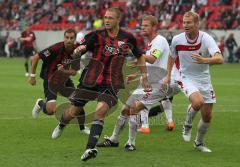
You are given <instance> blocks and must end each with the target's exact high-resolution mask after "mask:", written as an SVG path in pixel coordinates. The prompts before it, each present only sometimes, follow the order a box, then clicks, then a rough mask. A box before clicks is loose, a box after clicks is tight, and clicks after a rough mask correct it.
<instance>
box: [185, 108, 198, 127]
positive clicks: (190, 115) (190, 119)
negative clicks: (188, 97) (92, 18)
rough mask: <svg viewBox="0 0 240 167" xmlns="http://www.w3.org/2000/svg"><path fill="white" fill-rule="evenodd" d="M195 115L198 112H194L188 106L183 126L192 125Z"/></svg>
mask: <svg viewBox="0 0 240 167" xmlns="http://www.w3.org/2000/svg"><path fill="white" fill-rule="evenodd" d="M197 113H198V111H196V110H194V109H193V108H192V106H191V104H190V105H189V106H188V109H187V116H186V119H185V122H184V125H192V122H193V119H194V118H195V116H196V114H197Z"/></svg>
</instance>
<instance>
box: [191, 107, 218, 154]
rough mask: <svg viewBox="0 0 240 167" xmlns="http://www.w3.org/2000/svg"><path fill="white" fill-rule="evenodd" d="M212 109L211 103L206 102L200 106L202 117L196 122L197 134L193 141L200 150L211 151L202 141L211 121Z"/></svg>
mask: <svg viewBox="0 0 240 167" xmlns="http://www.w3.org/2000/svg"><path fill="white" fill-rule="evenodd" d="M212 109H213V104H211V103H208V104H206V103H205V104H204V105H203V107H202V108H201V116H202V118H201V119H200V121H199V123H198V127H197V136H196V139H195V141H194V147H195V148H196V149H198V150H199V151H202V152H211V150H210V149H209V148H207V147H206V146H204V144H203V143H204V137H205V136H206V134H207V131H208V128H209V126H210V123H211V118H212Z"/></svg>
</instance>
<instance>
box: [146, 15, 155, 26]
mask: <svg viewBox="0 0 240 167" xmlns="http://www.w3.org/2000/svg"><path fill="white" fill-rule="evenodd" d="M143 20H148V21H150V23H151V25H152V26H156V25H158V20H157V18H156V17H155V16H153V15H146V16H143V18H142V21H143Z"/></svg>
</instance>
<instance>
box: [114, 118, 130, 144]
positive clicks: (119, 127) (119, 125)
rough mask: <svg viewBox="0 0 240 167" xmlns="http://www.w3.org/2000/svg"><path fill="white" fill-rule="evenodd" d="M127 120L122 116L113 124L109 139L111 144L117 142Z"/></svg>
mask: <svg viewBox="0 0 240 167" xmlns="http://www.w3.org/2000/svg"><path fill="white" fill-rule="evenodd" d="M128 118H129V117H128V116H123V115H119V116H118V119H117V122H116V124H115V127H114V130H113V133H112V136H111V137H110V140H111V141H112V142H115V143H117V142H118V139H119V135H120V133H121V132H122V130H123V128H124V126H125V124H126V123H127V122H128Z"/></svg>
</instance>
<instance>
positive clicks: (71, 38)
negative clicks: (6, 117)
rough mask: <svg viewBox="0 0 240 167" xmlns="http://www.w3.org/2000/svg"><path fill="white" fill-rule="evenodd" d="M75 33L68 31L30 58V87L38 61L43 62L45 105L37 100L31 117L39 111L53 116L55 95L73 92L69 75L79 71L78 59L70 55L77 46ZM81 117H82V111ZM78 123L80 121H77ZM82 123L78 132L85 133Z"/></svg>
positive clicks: (34, 81) (33, 83)
mask: <svg viewBox="0 0 240 167" xmlns="http://www.w3.org/2000/svg"><path fill="white" fill-rule="evenodd" d="M75 38H76V32H75V31H74V30H73V29H68V30H66V31H65V33H64V41H63V42H59V43H56V44H54V45H52V46H50V47H48V48H46V49H44V50H42V51H40V52H39V53H37V54H36V55H35V56H33V57H32V71H31V74H30V78H29V83H30V84H31V85H36V79H35V75H36V74H35V73H36V68H37V64H38V61H39V59H41V60H42V61H43V64H42V69H41V74H40V77H41V78H42V79H43V87H44V94H45V98H46V103H45V102H44V101H43V100H42V99H38V100H37V102H36V104H35V106H34V108H33V111H32V115H33V117H34V118H37V117H38V116H39V112H40V110H42V111H43V112H44V113H45V114H47V115H53V114H54V113H55V111H56V99H57V93H59V94H61V95H62V96H64V97H68V96H70V94H71V93H72V92H73V91H74V90H75V88H74V85H73V82H72V80H71V79H70V78H69V77H70V76H71V75H76V71H77V70H79V68H80V67H79V66H80V59H76V60H73V58H72V54H73V51H74V49H75V48H77V46H78V45H77V44H75ZM80 114H81V115H84V111H83V110H82V111H81V113H80ZM79 121H80V120H79ZM83 124H84V123H83V122H80V124H79V125H80V130H81V131H82V132H83V133H85V132H87V131H84V129H85V127H84V125H83Z"/></svg>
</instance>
